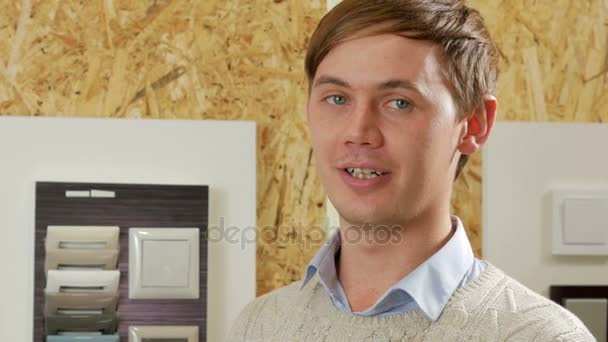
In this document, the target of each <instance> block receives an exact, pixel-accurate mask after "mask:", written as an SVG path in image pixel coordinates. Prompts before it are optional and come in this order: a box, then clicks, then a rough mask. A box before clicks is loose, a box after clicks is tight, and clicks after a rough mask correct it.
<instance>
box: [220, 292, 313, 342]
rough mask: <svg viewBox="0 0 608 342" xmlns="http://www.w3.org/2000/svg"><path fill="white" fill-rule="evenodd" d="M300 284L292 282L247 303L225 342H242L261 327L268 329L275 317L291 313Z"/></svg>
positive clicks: (256, 332)
mask: <svg viewBox="0 0 608 342" xmlns="http://www.w3.org/2000/svg"><path fill="white" fill-rule="evenodd" d="M300 284H301V281H296V282H293V283H291V284H289V285H287V286H284V287H281V288H278V289H276V290H273V291H270V292H268V293H266V294H264V295H262V296H259V297H257V298H256V299H254V300H252V301H251V302H249V303H248V304H247V305H246V306H245V308H244V309H243V310H241V313H240V314H239V316H238V317H237V318H236V320H235V322H234V324H233V325H232V329H231V330H230V333H229V335H228V338H227V341H229V342H233V341H235V342H236V341H244V340H246V338H245V337H246V336H257V335H256V334H258V333H259V331H258V330H259V329H261V327H264V326H265V327H270V326H272V324H273V323H272V322H275V321H276V318H277V317H283V316H284V315H286V314H287V313H288V312H290V309H291V311H293V307H294V303H295V302H296V301H297V299H298V293H299V289H300ZM264 323H267V324H264ZM262 335H263V334H262ZM262 335H260V336H262Z"/></svg>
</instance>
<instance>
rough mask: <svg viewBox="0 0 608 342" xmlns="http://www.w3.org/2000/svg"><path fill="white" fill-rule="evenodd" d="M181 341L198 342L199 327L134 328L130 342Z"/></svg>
mask: <svg viewBox="0 0 608 342" xmlns="http://www.w3.org/2000/svg"><path fill="white" fill-rule="evenodd" d="M147 341H150V342H152V341H179V342H198V327H197V326H132V327H129V342H147Z"/></svg>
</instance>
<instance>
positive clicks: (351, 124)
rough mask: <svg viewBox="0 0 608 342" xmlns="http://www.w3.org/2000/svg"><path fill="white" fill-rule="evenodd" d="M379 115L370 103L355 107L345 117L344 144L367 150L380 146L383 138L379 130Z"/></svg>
mask: <svg viewBox="0 0 608 342" xmlns="http://www.w3.org/2000/svg"><path fill="white" fill-rule="evenodd" d="M380 119H381V118H380V115H379V113H378V111H377V109H376V108H375V106H374V104H373V103H372V102H371V101H368V102H361V103H358V104H356V105H355V107H354V108H353V110H352V111H351V112H350V113H349V115H348V116H347V117H346V120H348V122H347V124H346V131H345V135H344V143H345V144H351V145H361V146H366V147H369V148H377V147H380V146H382V143H383V138H382V132H381V130H380Z"/></svg>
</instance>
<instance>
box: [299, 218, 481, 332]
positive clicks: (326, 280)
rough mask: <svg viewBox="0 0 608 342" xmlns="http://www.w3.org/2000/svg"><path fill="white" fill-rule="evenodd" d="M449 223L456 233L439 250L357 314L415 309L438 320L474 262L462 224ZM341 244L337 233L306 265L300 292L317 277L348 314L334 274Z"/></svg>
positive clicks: (346, 304) (336, 303) (343, 296)
mask: <svg viewBox="0 0 608 342" xmlns="http://www.w3.org/2000/svg"><path fill="white" fill-rule="evenodd" d="M451 220H452V226H453V227H455V228H454V229H455V232H454V234H453V235H452V237H451V238H450V239H449V241H448V242H447V243H446V244H445V245H444V246H443V247H441V249H439V250H438V251H437V252H436V253H435V254H433V255H432V256H431V257H430V258H429V259H427V260H426V261H424V262H423V263H422V264H420V265H419V266H418V267H417V268H416V269H415V270H414V271H413V272H412V273H410V274H408V275H407V276H406V277H404V278H403V279H401V280H400V281H398V282H397V283H396V284H394V285H393V286H391V287H390V288H389V289H388V290H387V291H386V292H385V293H384V294H383V295H382V296H381V297H380V299H378V301H377V302H376V303H375V304H374V305H373V306H372V307H371V308H369V309H367V310H366V311H363V312H357V313H356V314H357V315H362V316H377V315H382V314H386V313H387V312H391V311H393V312H395V309H396V308H402V309H404V308H408V307H417V308H420V309H421V310H422V312H423V313H424V315H425V316H427V318H429V319H430V320H433V321H435V320H437V318H438V317H439V315H440V314H441V312H442V311H443V309H444V307H445V305H446V304H447V302H448V300H449V299H450V297H451V296H452V294H453V293H454V291H455V290H456V289H457V288H458V287H460V285H461V284H462V282H463V278H464V277H465V275H466V274H467V273H468V272H469V270H470V269H471V268H472V266H473V263H474V255H473V250H472V249H471V245H470V243H469V240H468V238H467V235H466V231H465V229H464V226H463V225H462V221H461V220H460V219H459V218H458V217H457V216H451ZM340 244H341V241H340V232H339V230H337V231H336V232H335V233H334V234H332V235H331V236H330V238H329V239H328V241H327V242H326V243H325V244H324V245H323V246H322V247H321V249H320V250H319V251H318V252H317V254H316V255H315V256H314V258H313V259H312V261H311V262H310V264H309V265H308V266H307V268H306V272H305V275H304V280H303V281H302V285H301V287H300V289H302V288H304V287H305V286H306V284H308V283H309V282H310V280H311V279H312V278H313V277H314V276H315V275H318V278H319V282H320V283H321V284H322V285H323V287H324V288H325V290H326V291H327V292H328V294H329V295H330V297H331V299H332V301H333V302H334V304H335V305H336V307H338V309H340V310H341V311H345V312H350V311H351V310H350V306H349V305H348V299H347V298H346V295H345V294H344V291H343V290H342V287H341V285H340V283H339V281H338V279H337V274H336V265H335V256H336V253H338V251H339V249H340ZM401 311H405V310H401ZM396 312H399V311H396Z"/></svg>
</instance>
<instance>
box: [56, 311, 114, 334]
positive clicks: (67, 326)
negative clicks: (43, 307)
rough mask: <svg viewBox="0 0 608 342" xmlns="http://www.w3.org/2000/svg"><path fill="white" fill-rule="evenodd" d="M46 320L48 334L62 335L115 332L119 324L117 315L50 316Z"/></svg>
mask: <svg viewBox="0 0 608 342" xmlns="http://www.w3.org/2000/svg"><path fill="white" fill-rule="evenodd" d="M45 322H46V333H47V334H48V335H62V334H65V333H67V332H101V333H103V334H114V333H116V329H117V324H118V321H117V317H116V315H73V316H48V317H46V318H45Z"/></svg>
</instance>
